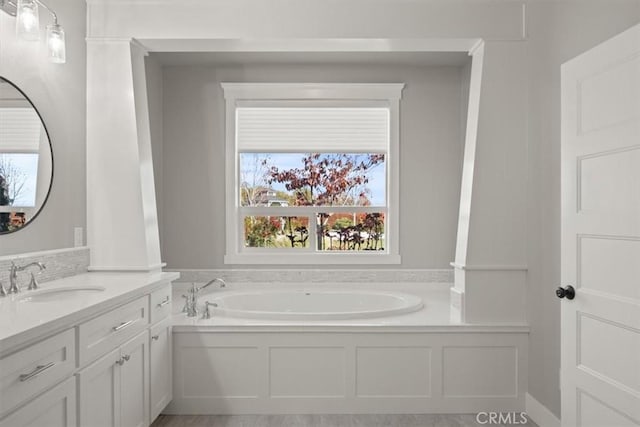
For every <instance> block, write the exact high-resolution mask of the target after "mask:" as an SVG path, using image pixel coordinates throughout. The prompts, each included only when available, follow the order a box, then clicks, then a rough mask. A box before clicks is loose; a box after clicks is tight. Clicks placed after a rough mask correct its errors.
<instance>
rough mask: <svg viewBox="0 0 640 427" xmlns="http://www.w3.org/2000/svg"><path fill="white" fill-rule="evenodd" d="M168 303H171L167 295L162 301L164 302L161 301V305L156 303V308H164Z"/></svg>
mask: <svg viewBox="0 0 640 427" xmlns="http://www.w3.org/2000/svg"><path fill="white" fill-rule="evenodd" d="M170 302H171V299H170V298H169V295H167V297H166V298H165V299H164V301H162V302H161V303H158V304H157V306H158V308H160V307H164V306H165V305H167V304H169V303H170Z"/></svg>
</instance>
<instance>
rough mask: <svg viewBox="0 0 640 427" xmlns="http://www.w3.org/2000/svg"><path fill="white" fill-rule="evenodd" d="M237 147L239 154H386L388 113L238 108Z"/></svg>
mask: <svg viewBox="0 0 640 427" xmlns="http://www.w3.org/2000/svg"><path fill="white" fill-rule="evenodd" d="M236 144H237V148H238V150H239V151H241V152H251V151H253V152H264V151H271V152H273V151H276V150H277V151H282V152H300V151H304V152H307V151H309V152H324V153H339V152H350V153H356V152H373V153H375V152H386V151H387V149H388V145H389V109H387V108H368V107H359V108H325V107H290V108H280V107H278V108H272V107H240V108H237V109H236Z"/></svg>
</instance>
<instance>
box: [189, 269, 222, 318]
mask: <svg viewBox="0 0 640 427" xmlns="http://www.w3.org/2000/svg"><path fill="white" fill-rule="evenodd" d="M216 282H220V287H221V288H226V287H227V282H225V281H224V280H223V279H221V278H219V277H216V278H215V279H213V280H209V281H208V282H207V283H205V284H204V285H202V286H200V287H198V286H196V284H195V283H192V285H191V289H189V294H188V295H183V297H184V298H186V299H187V302H186V304H185V306H184V310H182V311H184V312H186V313H187V317H196V316H197V315H198V292H200V291H201V290H202V289H204V288H206V287H207V286H210V285H213V284H214V283H216Z"/></svg>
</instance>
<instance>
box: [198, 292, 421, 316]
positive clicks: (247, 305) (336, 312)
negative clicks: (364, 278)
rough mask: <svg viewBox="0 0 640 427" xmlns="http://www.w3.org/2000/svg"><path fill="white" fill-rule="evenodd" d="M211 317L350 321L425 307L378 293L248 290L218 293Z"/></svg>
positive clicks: (418, 301)
mask: <svg viewBox="0 0 640 427" xmlns="http://www.w3.org/2000/svg"><path fill="white" fill-rule="evenodd" d="M205 300H206V301H209V302H210V303H213V304H215V305H214V306H213V307H211V308H210V311H211V316H229V317H240V318H248V319H274V320H347V319H367V318H372V317H385V316H396V315H399V314H405V313H412V312H414V311H418V310H420V309H421V308H422V307H423V302H422V298H420V297H418V296H416V295H409V294H405V293H401V292H391V291H379V290H317V289H314V290H311V289H306V290H305V289H301V290H290V289H278V290H245V291H230V292H217V293H214V294H209V295H206V296H203V297H202V299H201V301H205Z"/></svg>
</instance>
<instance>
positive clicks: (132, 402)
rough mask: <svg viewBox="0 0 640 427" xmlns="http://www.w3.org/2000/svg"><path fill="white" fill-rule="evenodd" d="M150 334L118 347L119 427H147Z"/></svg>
mask: <svg viewBox="0 0 640 427" xmlns="http://www.w3.org/2000/svg"><path fill="white" fill-rule="evenodd" d="M148 352H149V331H144V332H142V333H141V334H139V335H137V336H136V337H135V338H133V339H131V340H130V341H128V342H126V343H124V344H123V345H122V347H120V355H121V357H122V358H123V360H124V363H123V364H122V366H120V423H121V425H122V427H147V426H148V425H149V353H148Z"/></svg>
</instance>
